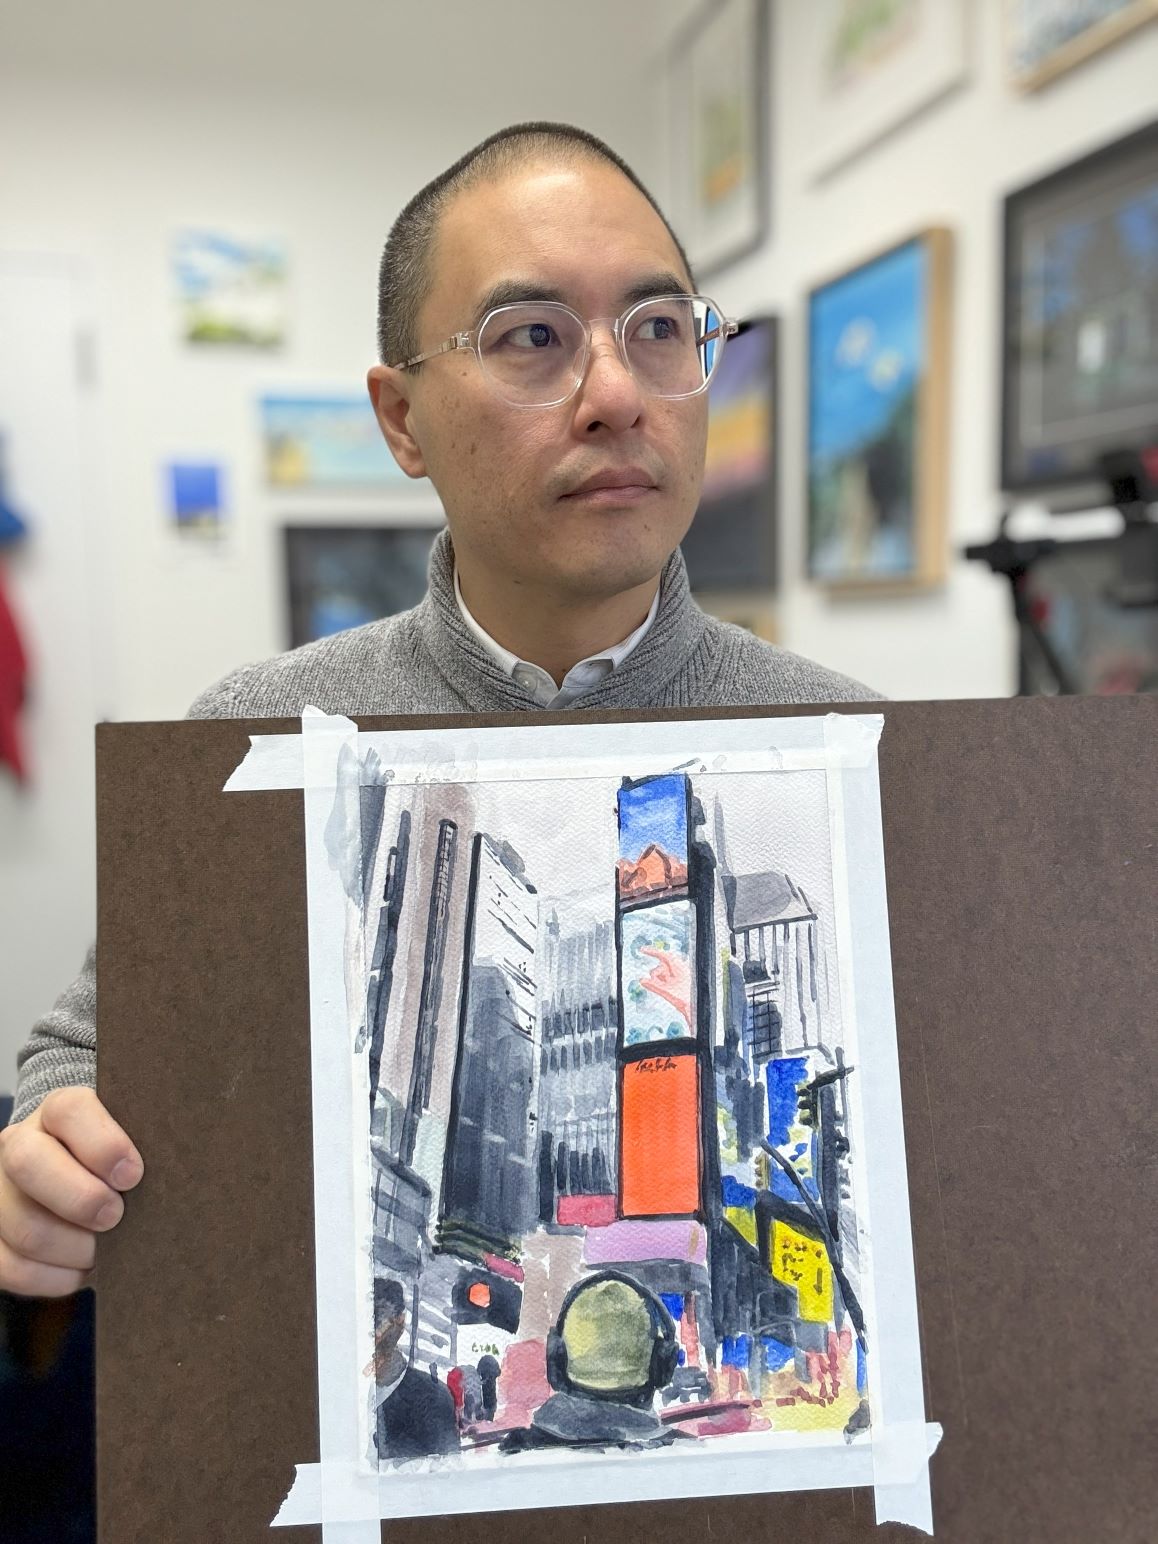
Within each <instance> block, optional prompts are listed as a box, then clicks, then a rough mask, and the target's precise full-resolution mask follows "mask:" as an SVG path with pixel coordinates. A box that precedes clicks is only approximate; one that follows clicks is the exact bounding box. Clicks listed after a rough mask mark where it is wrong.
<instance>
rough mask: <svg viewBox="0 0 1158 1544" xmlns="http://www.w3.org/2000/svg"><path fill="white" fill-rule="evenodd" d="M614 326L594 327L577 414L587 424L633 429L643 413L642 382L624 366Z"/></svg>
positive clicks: (605, 324)
mask: <svg viewBox="0 0 1158 1544" xmlns="http://www.w3.org/2000/svg"><path fill="white" fill-rule="evenodd" d="M613 326H614V323H600V324H595V323H592V332H591V349H590V352H589V354H588V356H587V371H586V374H585V375H584V378H583V384H582V386H581V387H580V389H579V404H578V411H579V413H580V415H581V416H582V417H584V418H586V419H587V420H588V421H593V420H599V421H601V422H603V423H607V424H609V425H610V426H611V427H613V428H630V427H631V425H632V424H633V423H634V422H635V421H636V419H637V418H638V417H639V415H640V412H641V411H642V409H643V394H642V392H641V391H640V388H639V382H638V381H637V380H636V379H635V376H634V375H633V374H632V372H631V370H630V369H629V368H628V367H627V365H626V364H625V363H624V359H623V356H622V354H620V352H619V346H618V344H617V343H616V341H615V334H614V332H613V330H612V329H613Z"/></svg>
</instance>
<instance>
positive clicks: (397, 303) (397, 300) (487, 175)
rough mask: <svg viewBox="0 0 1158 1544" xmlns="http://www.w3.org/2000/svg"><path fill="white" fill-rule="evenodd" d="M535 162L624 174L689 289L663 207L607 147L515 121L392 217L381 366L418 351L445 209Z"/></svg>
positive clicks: (561, 127)
mask: <svg viewBox="0 0 1158 1544" xmlns="http://www.w3.org/2000/svg"><path fill="white" fill-rule="evenodd" d="M541 160H552V161H562V162H563V163H564V164H570V165H574V164H575V163H576V162H579V161H582V160H586V161H603V162H605V163H606V164H607V165H609V166H614V167H615V169H616V170H617V171H620V172H622V173H623V175H624V176H625V177H626V178H627V179H628V181H629V182H631V183H632V184H633V185H634V186H635V187H637V188H638V189H639V191H640V192H641V193H642V194H643V196H644V198H646V199H647V201H648V203H649V204H650V205H651V207H652V208H653V209H654V210H655V212H656V214H657V215H659V217H660V219H661V220H662V221H663V223H664V226H665V228H666V230H667V233H668V235H669V236H670V237H671V239H672V241H673V242H674V243H675V248H676V251H677V252H678V253H679V255H680V258H681V260H682V262H683V265H684V267H685V268H686V269H687V272H688V277H689V278H691V280H692V283H693V285H694V284H695V279H694V277H693V275H692V267H691V264H690V263H689V262H688V257H687V253H686V252H685V251H684V249H683V246H682V244H681V243H680V240H679V237H678V236H677V235H676V233H675V231H673V230H672V228H671V226H670V224H668V221H667V217H666V216H665V215H664V212H663V210H662V209H661V208H660V207H659V205H658V204H657V203H656V201H655V199H654V198H653V197H652V196H651V194H650V193H649V192H648V191H647V189H646V188H645V187H644V185H643V183H642V182H641V181H640V180H639V178H638V177H637V176H636V175H635V173H634V172H633V171H632V169H631V167H630V166H628V164H627V162H626V161H624V160H623V159H622V157H620V156H617V155H616V153H615V151H614V150H612V149H611V147H610V146H609V145H606V144H604V142H603V141H602V140H601V139H597V138H596V137H595V135H594V134H588V133H587V131H586V130H585V129H576V128H574V127H572V125H571V124H568V123H538V122H536V123H516V124H514V125H512V127H511V128H509V129H500V130H499V132H498V133H497V134H492V135H490V137H489V138H487V139H484V140H483V141H482V142H481V144H478V145H476V146H475V147H474V149H473V150H468V151H467V153H466V155H464V156H462V157H460V158H459V160H457V161H456V162H455V163H454V165H453V166H451V167H448V168H447V170H446V171H444V172H442V173H440V174H439V176H437V177H435V179H434V180H433V182H428V183H427V184H426V186H425V187H424V188H422V189H421V190H420V191H419V192H417V193H416V194H415V195H414V197H413V198H412V199H411V200H410V202H409V203H408V204H407V205H406V207H405V209H403V211H402V213H401V214H400V215H399V216H398V218H397V219H396V220H395V222H394V225H393V227H392V228H391V231H390V235H389V236H388V237H387V239H386V247H385V250H384V251H383V253H382V262H381V265H380V267H379V270H378V357H379V358H380V360H381V361H382V363H383V364H399V363H401V361H402V360H404V359H409V358H411V357H412V356H413V355H414V354H417V353H418V352H419V347H418V313H419V311H420V310H421V309H422V303H423V301H424V300H425V299H426V297H427V295H428V294H429V292H430V284H431V267H432V264H431V254H432V252H433V248H434V240H435V237H436V235H437V234H438V223H439V220H440V218H441V216H442V213H443V211H444V210H445V208H446V206H447V205H448V204H449V203H450V201H451V200H452V199H453V198H454V197H455V196H456V195H457V194H458V193H461V192H463V191H465V190H466V189H467V188H472V187H475V186H477V185H478V184H479V183H481V182H485V181H487V180H488V179H492V178H498V177H501V176H502V175H503V174H504V173H506V172H510V171H514V170H515V169H516V168H518V167H521V166H526V165H528V164H530V163H532V162H535V161H541Z"/></svg>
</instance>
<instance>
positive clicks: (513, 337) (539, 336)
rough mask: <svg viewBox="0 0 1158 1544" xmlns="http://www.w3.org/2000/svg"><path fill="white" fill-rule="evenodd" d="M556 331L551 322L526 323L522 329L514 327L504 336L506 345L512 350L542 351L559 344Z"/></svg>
mask: <svg viewBox="0 0 1158 1544" xmlns="http://www.w3.org/2000/svg"><path fill="white" fill-rule="evenodd" d="M558 341H559V340H558V337H557V336H556V333H555V329H554V328H553V327H552V326H551V325H550V323H549V322H525V323H524V324H523V326H522V327H512V328H511V329H510V331H509V332H505V333H504V334H503V343H504V345H509V346H510V347H511V348H521V349H541V348H549V347H550V346H551V344H552V343H557V342H558Z"/></svg>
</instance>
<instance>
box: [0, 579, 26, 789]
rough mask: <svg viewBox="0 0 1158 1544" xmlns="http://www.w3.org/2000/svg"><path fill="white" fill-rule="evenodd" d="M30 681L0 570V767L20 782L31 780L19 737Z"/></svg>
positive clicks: (24, 655) (22, 647) (21, 644)
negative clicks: (11, 771) (6, 768)
mask: <svg viewBox="0 0 1158 1544" xmlns="http://www.w3.org/2000/svg"><path fill="white" fill-rule="evenodd" d="M27 680H28V655H27V654H26V653H25V651H24V645H23V643H22V642H21V639H20V633H19V630H18V629H17V626H16V618H15V617H14V616H13V615H12V610H11V608H10V606H9V605H8V600H7V597H6V596H5V594H4V573H3V570H2V569H0V767H2V766H8V767H11V768H12V770H13V772H15V774H16V778H17V781H18V782H21V783H23V782H25V781H26V780H27V777H28V768H27V765H26V763H25V760H24V747H23V741H22V737H21V734H20V710H21V708H23V706H24V703H25V697H26V686H27Z"/></svg>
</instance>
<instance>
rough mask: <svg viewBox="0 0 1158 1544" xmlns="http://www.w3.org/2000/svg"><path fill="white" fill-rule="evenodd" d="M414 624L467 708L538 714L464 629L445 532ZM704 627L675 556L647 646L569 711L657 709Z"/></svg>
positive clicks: (438, 542) (529, 699) (642, 642)
mask: <svg viewBox="0 0 1158 1544" xmlns="http://www.w3.org/2000/svg"><path fill="white" fill-rule="evenodd" d="M416 619H417V622H418V627H419V633H420V636H421V638H422V641H423V643H424V644H425V646H426V648H427V650H428V652H429V653H430V655H431V657H432V659H433V660H434V663H435V664H436V665H437V667H438V669H439V671H440V672H441V674H442V675H443V676H444V677H445V679H446V681H447V682H448V684H449V685H450V686H451V687H452V688H453V689H454V690H455V692H456V693H457V694H458V696H459V697H461V699H462V702H463V705H464V707H465V708H467V709H468V710H473V711H476V712H498V713H510V712H517V711H519V710H527V709H531V710H534V709H538V707H539V704H538V702H537V701H536V700H535V698H534V695H533V694H532V693H531V692H530V691H528V690H527V689H526V688H525V687H523V686H520V685H519V683H518V682H517V681H515V680H513V679H512V677H511V676H510V675H509V674H508V673H507V672H506V671H505V670H504V669H503V667H502V666H501V665H500V664H499V662H498V661H497V660H496V659H495V658H494V656H493V655H492V654H491V653H489V652H488V651H487V649H485V648H484V647H483V645H482V644H481V643H480V642H479V640H478V639H477V638H476V637H475V636H474V635H473V634H472V633H471V631H470V629H469V628H468V627H467V625H466V623H465V622H464V620H463V616H462V611H461V609H460V607H459V604H458V600H457V598H456V596H455V591H454V549H453V547H452V546H451V541H450V532H449V531H448V530H443V531H442V532H440V534H439V536H438V538H437V539H436V541H435V543H434V548H433V550H432V552H431V555H430V582H429V588H428V590H427V593H426V598H425V599H424V600H423V602H422V604H421V605H420V606H419V608H418V612H417V618H416ZM706 626H707V618H706V617H705V616H704V614H703V612H702V611H701V610H700V608H699V607H698V606H697V605H696V603H695V601H694V600H693V599H692V596H691V591H690V590H689V588H688V576H687V570H686V568H685V567H684V560H683V555H682V553H681V552H680V551H679V550H678V548H677V550H676V551H675V552H674V553H673V554H672V556H671V557H670V558H669V559H668V561H667V563H666V564H665V565H664V569H663V572H662V574H661V575H660V587H659V605H658V608H657V611H656V615H655V620H654V621H653V622H652V624H651V626H650V627H649V628H648V629H647V631H646V633H645V634H644V636H643V638H642V639H641V640H640V642H639V643H638V644H637V646H636V647H635V648H634V649H633V650H632V651H631V653H630V654H629V655H628V656H627V658H626V659H624V660H623V661H622V663H621V664H620V665H619V666H618V667H617V668H616V669H615V670H613V671H612V672H611V673H610V674H609V675H607V676H605V677H604V678H603V680H602V681H600V682H599V683H598V684H597V685H596V686H594V687H593V688H592V690H591V691H589V692H585V693H584V694H583V695H582V696H581V697H578V698H576V699H574V702H573V703H572V704H568V706H575V707H579V708H597V707H598V708H614V707H640V706H646V705H647V704H648V703H652V702H657V701H659V699H660V698H661V696H662V695H663V689H664V687H665V686H666V685H667V683H668V682H669V681H670V680H671V679H672V678H673V677H674V676H675V675H676V674H678V673H679V671H680V670H682V669H683V667H684V666H685V665H686V664H687V661H688V659H689V657H690V656H691V654H692V653H693V652H694V650H695V649H696V648H697V647H698V645H699V643H700V642H701V640H702V638H703V635H704V630H705V628H706Z"/></svg>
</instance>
